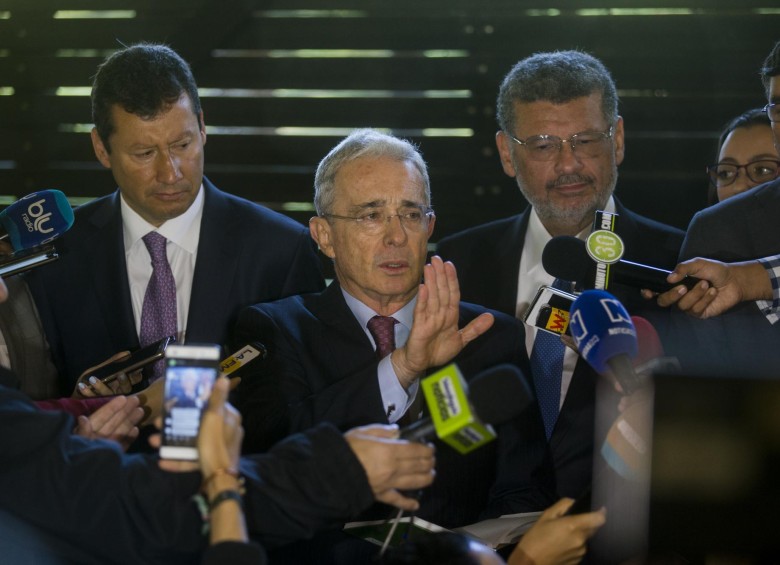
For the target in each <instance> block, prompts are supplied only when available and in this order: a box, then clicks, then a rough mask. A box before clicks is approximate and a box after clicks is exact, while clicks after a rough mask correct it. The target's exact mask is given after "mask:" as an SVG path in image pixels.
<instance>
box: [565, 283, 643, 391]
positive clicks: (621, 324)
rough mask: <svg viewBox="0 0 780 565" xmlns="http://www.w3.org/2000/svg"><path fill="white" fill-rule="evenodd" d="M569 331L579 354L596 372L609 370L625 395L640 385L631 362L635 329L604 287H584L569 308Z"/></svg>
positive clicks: (635, 345) (635, 350)
mask: <svg viewBox="0 0 780 565" xmlns="http://www.w3.org/2000/svg"><path fill="white" fill-rule="evenodd" d="M569 330H570V331H571V335H572V337H573V338H574V341H575V342H576V343H577V348H578V350H579V352H580V355H581V356H582V357H583V358H584V359H585V361H587V362H588V364H589V365H590V366H591V367H593V368H594V369H595V370H596V372H597V373H600V374H604V373H606V372H608V371H610V372H611V373H612V374H613V375H614V376H615V378H616V379H617V381H618V384H619V385H620V388H621V389H622V390H623V393H624V394H626V395H630V394H632V393H633V392H634V391H635V390H636V389H637V388H639V386H640V382H639V377H637V374H636V372H635V371H634V366H633V364H632V362H631V359H632V358H633V357H636V354H637V349H638V345H637V337H636V328H635V327H634V323H633V322H632V320H631V317H630V316H629V315H628V312H627V311H626V308H625V307H624V306H623V305H622V304H621V303H620V301H619V300H618V299H617V298H615V297H614V296H612V295H611V294H610V293H608V292H606V291H604V290H586V291H585V292H583V293H582V294H580V295H579V296H578V297H577V299H576V300H575V301H574V304H572V307H571V318H570V320H569Z"/></svg>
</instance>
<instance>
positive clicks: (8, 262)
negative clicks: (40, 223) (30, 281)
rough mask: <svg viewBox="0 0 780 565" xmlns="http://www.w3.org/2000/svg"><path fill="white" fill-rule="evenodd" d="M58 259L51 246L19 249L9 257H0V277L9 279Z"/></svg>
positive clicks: (55, 251)
mask: <svg viewBox="0 0 780 565" xmlns="http://www.w3.org/2000/svg"><path fill="white" fill-rule="evenodd" d="M57 259H59V254H58V253H57V250H56V249H55V248H54V246H53V245H39V246H36V247H31V248H30V249H20V250H19V251H14V252H13V253H11V254H10V255H0V276H2V277H11V276H13V275H18V274H19V273H23V272H24V271H28V270H30V269H32V268H33V267H37V266H39V265H45V264H46V263H51V262H52V261H55V260H57Z"/></svg>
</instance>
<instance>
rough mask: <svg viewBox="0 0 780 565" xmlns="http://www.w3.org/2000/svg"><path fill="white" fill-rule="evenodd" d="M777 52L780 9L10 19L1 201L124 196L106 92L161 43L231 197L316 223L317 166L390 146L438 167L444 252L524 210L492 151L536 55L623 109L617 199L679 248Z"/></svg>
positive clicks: (0, 133) (354, 9)
mask: <svg viewBox="0 0 780 565" xmlns="http://www.w3.org/2000/svg"><path fill="white" fill-rule="evenodd" d="M66 9H67V10H69V11H77V12H63V11H61V10H66ZM91 10H99V11H101V12H100V13H94V12H89V11H91ZM107 10H110V11H114V12H109V13H106V12H105V11H107ZM98 16H101V17H98ZM106 16H110V17H106ZM778 39H780V7H778V5H777V1H776V0H739V1H735V0H730V1H726V0H709V1H707V0H687V1H683V0H557V1H556V0H536V1H528V0H513V1H510V0H395V1H392V2H391V1H384V2H380V1H375V0H340V1H338V0H332V1H326V0H266V1H262V0H254V1H250V0H136V1H130V0H70V1H68V2H66V1H65V0H13V1H11V0H0V196H3V197H4V198H5V203H6V204H7V203H8V202H9V201H11V200H13V199H14V198H16V197H19V196H23V195H24V194H27V193H29V192H32V191H34V190H37V189H42V188H59V189H61V190H62V191H63V192H65V193H66V194H67V195H68V196H69V197H71V199H72V201H73V203H74V204H78V203H80V202H83V201H84V200H85V199H89V198H94V197H96V196H100V195H103V194H106V193H108V192H110V191H112V190H113V189H114V182H113V179H112V178H111V176H110V173H108V172H107V171H105V170H103V169H102V168H101V167H100V166H99V164H98V163H97V161H96V160H95V158H94V155H93V153H92V147H91V143H90V140H89V135H88V131H89V129H90V128H91V117H90V108H89V85H90V83H91V77H92V75H93V74H94V72H95V68H96V66H97V65H98V64H99V63H100V61H101V60H102V59H103V58H104V57H105V56H106V55H107V54H109V53H110V52H111V51H112V50H114V49H116V48H117V47H118V45H119V44H120V43H125V44H128V43H132V42H136V41H139V40H148V41H163V42H166V43H168V44H170V45H171V46H172V47H173V48H175V49H176V50H177V51H178V52H180V53H181V54H182V55H183V56H184V57H185V59H187V60H188V61H189V62H190V63H191V64H192V66H193V69H194V72H195V76H196V78H197V80H198V83H199V86H200V87H201V90H202V96H203V100H202V103H203V107H204V112H205V118H206V124H207V126H208V144H207V146H206V174H207V175H208V176H209V177H210V178H211V179H212V180H213V181H214V182H215V183H216V184H217V185H218V186H220V187H221V188H223V189H224V190H227V191H229V192H233V193H235V194H239V195H241V196H244V197H246V198H249V199H251V200H255V201H258V202H261V203H264V204H266V205H268V206H270V207H272V208H274V209H277V210H280V211H283V212H285V213H288V214H289V215H291V216H292V217H294V218H296V219H297V220H299V221H301V222H305V221H306V220H307V219H308V217H309V216H311V215H312V209H311V198H312V188H311V187H312V178H313V172H314V169H315V167H316V164H317V162H318V160H319V159H320V158H321V157H322V156H323V155H324V154H325V153H326V152H327V151H328V149H330V147H332V146H333V145H334V144H335V143H336V142H337V141H338V140H339V139H340V138H341V137H343V136H344V135H346V134H347V133H348V132H349V131H350V130H351V129H352V128H355V127H363V126H371V127H378V128H386V129H387V130H389V131H392V132H393V133H395V134H397V135H401V136H404V137H408V138H411V139H413V140H414V141H416V142H419V144H420V146H421V149H422V152H423V154H424V156H425V157H426V159H427V161H428V163H429V166H430V168H431V177H432V184H433V196H434V206H435V208H436V211H437V215H438V222H437V233H436V234H435V238H434V239H438V238H439V237H442V236H443V235H446V234H448V233H451V232H453V231H455V230H459V229H462V228H465V227H468V226H471V225H474V224H477V223H481V222H484V221H488V220H492V219H495V218H500V217H504V216H507V215H510V214H513V213H515V212H517V211H519V210H520V209H522V207H523V206H524V205H525V203H524V200H523V199H522V197H521V196H520V194H519V192H518V190H517V188H516V186H515V184H514V181H513V180H512V179H510V178H508V177H505V176H504V174H503V172H502V171H501V168H500V165H499V162H498V157H497V155H496V151H495V146H494V141H493V139H494V134H495V131H496V125H495V119H494V100H495V95H496V91H497V88H498V84H499V82H500V80H501V78H502V77H503V75H504V74H505V73H506V72H507V70H508V69H509V68H510V67H511V65H512V64H513V63H514V62H516V61H517V60H519V59H521V58H523V57H525V56H527V55H529V54H531V53H533V52H535V51H541V50H554V49H569V48H579V49H583V50H586V51H588V52H590V53H592V54H594V55H596V56H597V57H599V58H601V59H602V60H603V61H604V63H605V64H606V65H607V67H608V68H609V69H610V70H611V71H612V73H613V76H614V78H615V80H616V82H617V85H618V89H619V94H620V96H621V103H620V112H621V114H622V115H623V117H624V119H625V123H626V143H627V149H626V150H627V153H626V159H625V161H624V163H623V165H622V166H621V168H620V178H619V182H618V189H617V190H618V194H619V196H620V197H621V199H622V200H623V201H624V202H625V203H626V204H627V205H628V206H629V207H631V208H633V209H635V210H636V211H638V212H640V213H643V214H645V215H648V216H651V217H654V218H656V219H659V220H662V221H665V222H667V223H670V224H673V225H677V226H680V227H683V228H684V227H685V226H687V223H688V221H689V220H690V217H691V216H692V215H693V213H694V212H695V211H696V210H698V209H699V208H701V207H703V206H704V205H705V202H706V190H707V182H706V178H705V175H704V167H705V166H706V165H707V164H709V163H711V162H712V161H713V158H714V151H715V141H716V138H717V135H718V132H719V130H720V128H721V126H722V125H723V124H724V122H726V121H727V120H728V119H729V118H731V117H732V116H734V115H736V114H738V113H740V112H742V111H743V110H746V109H748V108H750V107H756V106H762V105H763V104H765V103H766V100H765V96H764V93H763V91H762V87H761V84H760V80H759V78H758V74H757V72H758V68H759V66H760V64H761V62H762V61H763V59H764V57H765V56H766V54H767V53H768V52H769V50H770V49H771V47H772V45H773V44H774V43H775V41H776V40H778Z"/></svg>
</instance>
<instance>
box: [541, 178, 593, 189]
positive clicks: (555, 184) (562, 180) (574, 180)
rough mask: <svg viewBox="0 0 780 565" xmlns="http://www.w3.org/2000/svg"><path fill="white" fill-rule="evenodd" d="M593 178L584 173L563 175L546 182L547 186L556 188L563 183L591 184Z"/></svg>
mask: <svg viewBox="0 0 780 565" xmlns="http://www.w3.org/2000/svg"><path fill="white" fill-rule="evenodd" d="M593 182H594V181H593V178H592V177H589V176H586V175H563V176H560V177H558V178H557V179H555V180H554V181H551V182H548V183H547V188H556V187H558V186H561V185H563V184H579V183H586V184H593Z"/></svg>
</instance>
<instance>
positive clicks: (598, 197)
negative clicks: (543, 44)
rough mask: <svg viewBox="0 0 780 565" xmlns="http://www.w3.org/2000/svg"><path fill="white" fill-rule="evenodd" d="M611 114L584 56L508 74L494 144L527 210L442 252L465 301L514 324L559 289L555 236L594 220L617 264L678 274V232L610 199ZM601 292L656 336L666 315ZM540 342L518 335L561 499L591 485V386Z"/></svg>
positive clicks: (540, 59) (602, 75) (614, 151)
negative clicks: (538, 298)
mask: <svg viewBox="0 0 780 565" xmlns="http://www.w3.org/2000/svg"><path fill="white" fill-rule="evenodd" d="M617 104H618V98H617V91H616V88H615V84H614V82H613V80H612V77H611V76H610V74H609V71H608V70H607V69H606V68H605V67H604V65H603V64H602V63H601V62H600V61H599V60H598V59H596V58H594V57H592V56H591V55H588V54H586V53H583V52H579V51H561V52H551V53H537V54H535V55H532V56H531V57H528V58H526V59H523V60H521V61H520V62H518V63H517V64H516V65H515V66H514V67H513V68H512V69H511V71H510V72H509V73H508V74H507V75H506V77H505V78H504V80H503V82H502V84H501V87H500V90H499V94H498V100H497V120H498V124H499V127H500V129H499V131H498V132H497V133H496V145H497V146H498V152H499V155H500V157H501V165H502V167H503V170H504V172H505V173H506V174H507V175H508V176H510V177H512V178H514V179H515V180H516V182H517V185H518V187H519V188H520V192H521V193H522V195H523V196H524V197H525V199H526V200H527V201H528V203H529V204H530V206H529V207H528V208H526V210H525V211H524V212H522V213H521V214H519V215H516V216H512V217H509V218H505V219H502V220H498V221H495V222H492V223H489V224H486V225H483V226H478V227H475V228H471V229H468V230H466V231H464V232H462V233H459V234H455V235H453V236H450V237H447V238H444V239H442V240H441V241H440V242H439V245H438V252H439V253H440V254H441V256H442V257H443V258H444V259H449V260H451V261H453V263H455V265H457V266H458V272H459V274H460V277H459V278H460V284H461V293H462V296H463V299H464V300H468V301H469V302H474V303H477V304H481V305H483V306H486V307H488V308H492V309H495V310H499V311H501V312H504V313H507V314H510V315H513V316H517V317H518V318H520V317H522V316H523V314H524V313H525V311H526V309H527V308H528V306H529V304H530V303H531V301H532V299H533V298H534V296H535V294H536V292H537V290H538V289H539V287H540V286H542V285H547V286H552V285H553V284H554V282H558V283H559V284H558V285H556V286H561V285H560V283H562V282H563V281H555V280H554V279H553V277H552V276H551V275H549V274H548V273H546V272H545V270H544V268H543V266H542V261H541V258H542V251H543V249H544V247H545V245H546V244H547V242H549V241H550V239H551V238H553V237H556V236H563V235H567V236H577V237H580V238H584V237H586V236H587V234H589V233H590V231H591V226H592V224H593V221H594V214H595V212H596V211H597V210H606V211H608V212H616V213H617V214H618V215H619V217H618V221H617V229H616V231H617V233H618V234H619V235H620V237H621V238H622V239H623V242H624V243H625V255H624V259H629V260H632V261H635V262H638V263H642V264H646V265H653V266H656V267H664V268H668V269H671V268H672V267H673V266H674V264H675V260H676V257H677V253H678V251H679V248H680V245H681V243H682V239H683V232H682V231H680V230H678V229H675V228H672V227H670V226H666V225H664V224H661V223H658V222H655V221H653V220H650V219H647V218H644V217H642V216H640V215H638V214H635V213H634V212H631V211H630V210H628V209H627V208H626V207H625V206H623V205H622V204H621V203H620V201H619V200H618V199H617V198H615V197H614V196H613V192H614V190H615V185H616V183H617V167H618V165H620V163H621V162H622V161H623V155H624V152H625V143H624V141H625V140H624V125H623V118H621V117H620V116H619V115H618V108H617ZM569 290H570V288H569ZM609 290H610V292H611V293H613V294H615V295H616V296H617V298H618V299H619V300H620V301H621V302H622V303H623V304H624V305H625V306H626V308H627V309H628V311H629V312H630V313H631V314H637V315H641V316H644V317H647V318H649V319H651V321H652V322H653V324H654V325H655V326H656V328H657V329H658V330H659V331H661V330H662V326H663V325H664V323H665V321H666V320H665V318H666V316H665V315H664V314H663V313H662V312H660V311H659V309H658V308H657V307H656V306H655V305H654V304H649V303H646V302H645V301H643V299H642V298H641V295H640V293H639V291H638V290H637V289H633V288H628V287H624V286H621V285H612V284H611V285H610V289H609ZM648 310H655V311H654V312H648ZM662 318H663V319H662ZM544 333H545V332H537V331H536V329H535V328H533V327H532V326H526V344H525V346H526V348H527V352H528V355H529V357H530V358H531V365H532V370H533V373H534V379H537V380H538V382H537V383H536V389H537V391H546V392H545V395H542V394H537V398H538V400H539V402H540V405H541V410H542V414H543V417H544V419H545V429H546V433H547V435H548V438H549V447H550V450H551V452H552V457H553V461H554V464H555V480H556V488H557V492H558V494H559V495H561V496H572V497H578V496H580V495H581V494H582V493H583V492H584V491H586V490H587V488H588V485H589V484H590V481H591V475H592V453H593V445H594V443H593V442H594V438H593V430H594V400H595V386H596V379H597V376H596V375H595V373H594V372H593V371H592V369H591V368H590V367H589V366H588V365H587V364H586V363H585V361H584V360H581V359H579V357H578V356H577V354H576V353H575V352H574V351H571V350H569V349H565V351H564V350H562V349H561V348H560V346H558V348H557V349H555V347H553V348H554V349H555V351H553V352H552V353H550V352H544V353H540V351H541V349H540V348H539V346H538V345H537V347H535V342H536V341H537V340H536V336H537V335H540V336H541V339H540V340H539V341H541V340H542V339H543V338H544V337H545V336H544ZM554 345H555V344H553V346H554ZM599 445H600V444H599Z"/></svg>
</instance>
